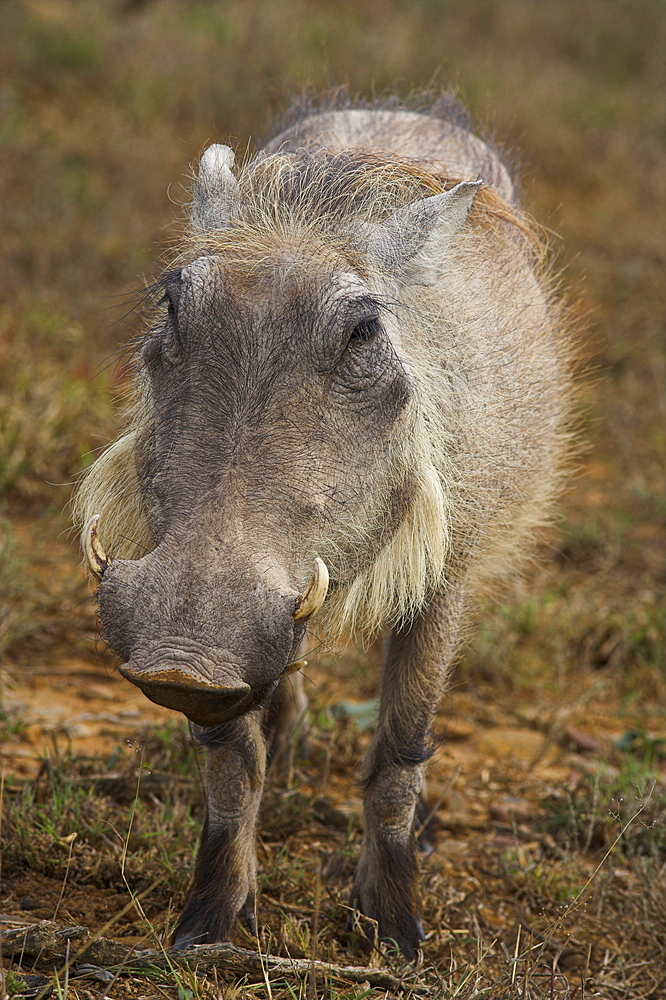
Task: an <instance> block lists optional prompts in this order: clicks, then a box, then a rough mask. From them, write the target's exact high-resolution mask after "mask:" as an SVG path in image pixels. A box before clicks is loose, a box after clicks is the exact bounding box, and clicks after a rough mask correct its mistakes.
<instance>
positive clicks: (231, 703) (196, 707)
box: [120, 639, 272, 726]
mask: <svg viewBox="0 0 666 1000" xmlns="http://www.w3.org/2000/svg"><path fill="white" fill-rule="evenodd" d="M120 673H121V674H122V675H123V677H126V678H127V680H128V681H132V683H133V684H136V685H137V687H139V688H141V690H142V691H143V693H144V694H145V695H146V697H147V698H150V700H151V701H154V702H155V703H156V704H157V705H163V706H164V707H165V708H172V709H175V710H176V711H178V712H182V713H183V714H184V715H186V716H187V718H188V719H190V720H191V721H192V722H196V723H197V724H198V725H200V726H216V725H219V724H220V723H222V722H228V721H229V720H230V719H233V718H236V717H237V716H238V715H241V714H243V713H244V712H247V711H248V709H250V708H252V706H253V705H255V704H259V703H260V702H261V700H262V699H263V698H264V697H265V696H266V695H267V694H268V693H269V691H270V689H271V687H272V684H270V683H269V684H266V685H262V686H260V687H258V688H254V689H253V688H251V687H250V685H249V684H248V683H246V682H245V681H244V680H242V678H241V676H240V673H239V668H238V667H237V666H236V665H235V664H233V663H225V662H224V661H223V660H219V661H214V660H211V655H210V650H207V651H206V656H205V657H204V656H203V655H201V653H200V651H198V650H197V651H194V650H193V649H188V648H186V645H185V643H184V641H183V640H182V639H177V640H172V641H170V642H169V641H167V642H161V643H159V644H157V645H156V646H154V647H152V648H150V649H148V650H146V651H145V652H144V651H142V650H138V651H137V652H135V653H134V655H133V657H132V659H131V660H130V661H129V662H128V663H125V664H123V665H122V666H121V667H120Z"/></svg>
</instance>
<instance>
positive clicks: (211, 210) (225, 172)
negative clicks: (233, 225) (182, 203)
mask: <svg viewBox="0 0 666 1000" xmlns="http://www.w3.org/2000/svg"><path fill="white" fill-rule="evenodd" d="M234 160H235V156H234V152H233V150H232V149H230V148H229V146H221V145H219V144H216V145H214V146H209V147H208V149H207V150H206V151H205V152H204V153H203V155H202V157H201V160H200V161H199V173H198V175H197V179H196V182H195V184H194V200H193V202H192V207H191V209H190V224H191V226H192V228H193V229H194V230H195V231H197V232H200V233H204V232H207V231H208V230H211V229H222V228H224V226H226V224H227V223H228V221H229V219H231V217H232V216H233V215H235V213H236V208H237V192H238V183H237V181H236V178H235V177H234V175H233V174H232V172H231V168H232V167H233V165H234Z"/></svg>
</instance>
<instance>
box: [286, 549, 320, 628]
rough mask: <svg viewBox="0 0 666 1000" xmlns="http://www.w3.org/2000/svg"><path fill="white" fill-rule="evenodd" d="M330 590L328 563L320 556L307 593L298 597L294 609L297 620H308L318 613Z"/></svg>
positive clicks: (315, 562) (316, 560) (315, 564)
mask: <svg viewBox="0 0 666 1000" xmlns="http://www.w3.org/2000/svg"><path fill="white" fill-rule="evenodd" d="M327 591H328V570H327V569H326V563H325V562H324V560H323V559H320V558H319V556H317V558H316V559H315V561H314V569H313V571H312V576H311V577H310V582H309V583H308V585H307V589H306V590H305V593H303V594H301V596H300V597H299V598H298V604H297V607H296V610H295V611H294V618H295V619H296V621H297V622H304V621H307V620H308V618H312V616H313V615H316V614H317V612H318V611H319V609H320V607H321V606H322V604H323V603H324V598H325V597H326V592H327Z"/></svg>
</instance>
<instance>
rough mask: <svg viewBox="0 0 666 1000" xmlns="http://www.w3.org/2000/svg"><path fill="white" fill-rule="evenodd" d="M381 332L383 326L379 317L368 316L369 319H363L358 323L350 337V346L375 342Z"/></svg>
mask: <svg viewBox="0 0 666 1000" xmlns="http://www.w3.org/2000/svg"><path fill="white" fill-rule="evenodd" d="M381 332H382V324H381V323H380V321H379V317H378V316H368V317H367V319H362V320H361V322H360V323H357V324H356V326H355V327H354V329H353V330H352V332H351V335H350V337H349V346H350V347H353V345H354V344H358V343H367V342H368V341H369V340H374V339H375V337H376V336H378V334H380V333H381Z"/></svg>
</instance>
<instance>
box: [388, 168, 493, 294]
mask: <svg viewBox="0 0 666 1000" xmlns="http://www.w3.org/2000/svg"><path fill="white" fill-rule="evenodd" d="M480 185H481V181H463V182H462V183H461V184H456V186H455V187H454V188H451V190H450V191H444V192H442V194H435V195H433V196H432V197H430V198H422V199H420V200H419V201H414V202H412V203H411V205H407V206H406V207H405V208H401V209H399V210H398V211H397V212H395V213H394V214H393V215H392V216H390V218H388V219H387V220H386V221H385V222H382V223H381V224H380V225H377V226H375V228H374V230H373V232H372V235H371V237H370V245H369V251H370V254H371V256H372V257H374V258H375V260H376V262H377V264H378V265H379V268H380V270H381V271H383V272H384V273H389V274H390V275H392V276H393V277H395V278H397V279H398V280H399V281H400V283H401V284H404V285H434V284H435V283H436V282H437V281H438V280H439V278H440V277H441V275H442V272H443V269H444V264H445V258H446V251H447V249H448V246H449V243H450V242H451V240H452V239H453V237H454V236H455V235H456V234H457V233H459V232H460V230H461V229H462V228H463V226H464V225H465V220H466V219H467V214H468V212H469V210H470V208H471V207H472V202H473V201H474V195H475V194H476V192H477V190H478V189H479V187H480Z"/></svg>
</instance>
